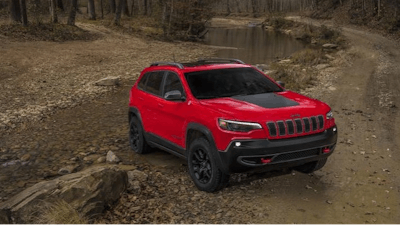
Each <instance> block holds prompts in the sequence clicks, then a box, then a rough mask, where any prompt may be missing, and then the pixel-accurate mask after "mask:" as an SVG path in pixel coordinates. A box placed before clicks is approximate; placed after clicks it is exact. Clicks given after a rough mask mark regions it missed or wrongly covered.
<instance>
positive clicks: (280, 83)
mask: <svg viewBox="0 0 400 225" xmlns="http://www.w3.org/2000/svg"><path fill="white" fill-rule="evenodd" d="M276 83H278V84H279V85H281V86H282V87H285V83H284V82H282V81H280V80H278V81H277V82H276Z"/></svg>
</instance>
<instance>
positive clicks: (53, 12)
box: [50, 0, 58, 23]
mask: <svg viewBox="0 0 400 225" xmlns="http://www.w3.org/2000/svg"><path fill="white" fill-rule="evenodd" d="M50 15H51V22H52V23H58V17H57V8H56V0H50Z"/></svg>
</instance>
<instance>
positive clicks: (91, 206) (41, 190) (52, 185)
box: [0, 166, 128, 223]
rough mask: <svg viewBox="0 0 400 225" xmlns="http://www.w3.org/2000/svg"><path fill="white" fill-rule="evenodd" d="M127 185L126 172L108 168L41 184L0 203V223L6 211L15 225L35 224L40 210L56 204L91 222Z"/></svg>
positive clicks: (97, 168)
mask: <svg viewBox="0 0 400 225" xmlns="http://www.w3.org/2000/svg"><path fill="white" fill-rule="evenodd" d="M127 185H128V176H127V174H126V172H125V171H122V170H120V169H118V168H117V167H110V166H107V167H92V168H89V169H87V170H84V171H81V172H78V173H73V174H68V175H65V176H62V177H59V178H56V179H54V180H50V181H43V182H40V183H38V184H36V185H34V186H32V187H30V188H28V189H25V190H24V191H22V192H21V193H19V194H17V195H15V196H14V197H12V198H11V199H9V200H8V201H6V202H3V203H0V222H2V221H1V220H2V219H3V211H4V210H6V211H7V210H9V211H10V213H11V216H10V218H11V219H12V221H14V222H15V223H39V222H38V221H35V218H37V216H38V214H40V212H41V211H40V209H41V207H43V205H44V204H45V203H50V202H54V201H57V200H62V201H64V202H66V203H68V204H69V205H70V206H71V207H72V208H73V209H75V210H76V211H77V212H78V213H80V214H81V215H83V216H84V217H86V218H90V219H92V218H93V217H94V216H96V215H99V214H100V213H102V212H103V211H104V209H105V208H106V207H107V206H109V205H111V204H113V203H114V202H116V201H117V200H118V199H119V198H120V196H121V194H122V193H123V192H124V191H125V190H126V188H127Z"/></svg>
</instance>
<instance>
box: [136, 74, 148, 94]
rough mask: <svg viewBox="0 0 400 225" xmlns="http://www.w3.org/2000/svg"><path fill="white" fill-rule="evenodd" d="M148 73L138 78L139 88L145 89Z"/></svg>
mask: <svg viewBox="0 0 400 225" xmlns="http://www.w3.org/2000/svg"><path fill="white" fill-rule="evenodd" d="M149 74H150V73H146V74H145V75H143V77H142V79H140V81H139V84H138V88H139V89H142V90H145V86H146V81H147V78H149Z"/></svg>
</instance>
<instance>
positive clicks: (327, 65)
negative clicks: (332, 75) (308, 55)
mask: <svg viewBox="0 0 400 225" xmlns="http://www.w3.org/2000/svg"><path fill="white" fill-rule="evenodd" d="M328 67H330V65H329V64H319V65H316V66H315V69H317V70H323V69H325V68H328Z"/></svg>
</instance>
